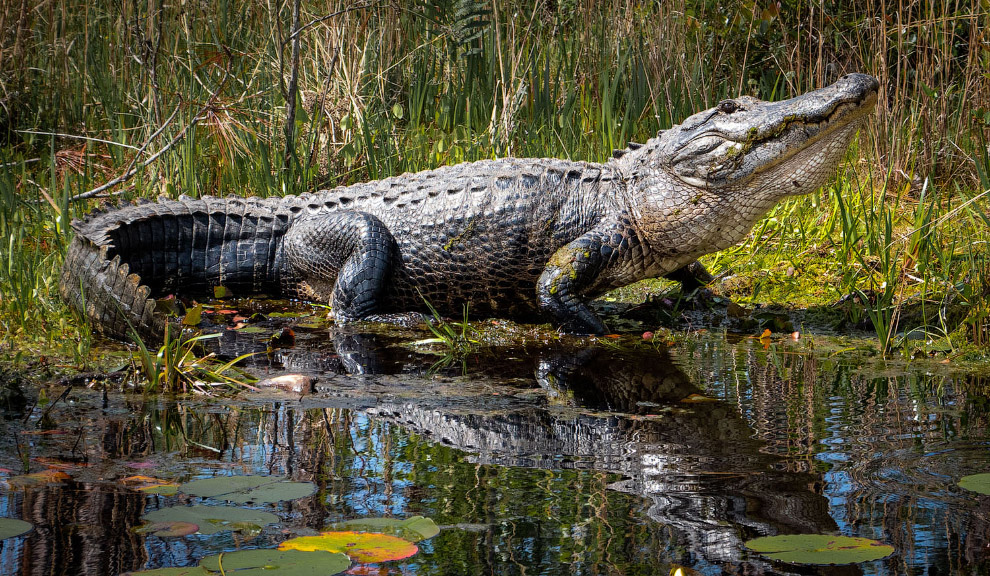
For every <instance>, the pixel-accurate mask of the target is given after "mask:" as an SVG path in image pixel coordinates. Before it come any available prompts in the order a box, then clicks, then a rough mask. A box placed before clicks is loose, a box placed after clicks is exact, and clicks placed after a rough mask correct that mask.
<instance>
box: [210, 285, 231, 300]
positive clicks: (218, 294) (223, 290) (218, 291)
mask: <svg viewBox="0 0 990 576" xmlns="http://www.w3.org/2000/svg"><path fill="white" fill-rule="evenodd" d="M231 296H232V294H231V293H230V288H227V287H226V286H214V287H213V297H214V298H230V297H231Z"/></svg>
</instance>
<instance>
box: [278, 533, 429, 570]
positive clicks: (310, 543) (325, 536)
mask: <svg viewBox="0 0 990 576" xmlns="http://www.w3.org/2000/svg"><path fill="white" fill-rule="evenodd" d="M278 549H279V550H303V551H313V550H325V551H328V552H343V553H344V554H347V555H348V556H350V557H351V559H352V560H354V561H355V562H360V563H362V564H367V563H372V562H388V561H389V560H402V559H403V558H408V557H410V556H412V555H413V554H415V553H417V552H419V547H417V546H416V545H415V544H413V543H412V542H409V541H408V540H403V539H402V538H397V537H395V536H389V535H388V534H371V533H366V532H350V531H347V532H321V533H320V535H319V536H300V537H299V538H293V539H291V540H286V541H285V542H282V544H280V545H279V547H278Z"/></svg>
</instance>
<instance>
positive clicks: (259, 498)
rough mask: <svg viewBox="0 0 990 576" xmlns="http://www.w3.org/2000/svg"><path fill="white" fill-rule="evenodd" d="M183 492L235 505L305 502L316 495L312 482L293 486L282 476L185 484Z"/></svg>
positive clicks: (225, 479) (228, 477)
mask: <svg viewBox="0 0 990 576" xmlns="http://www.w3.org/2000/svg"><path fill="white" fill-rule="evenodd" d="M179 489H180V490H182V492H184V493H186V494H191V495H193V496H200V497H203V498H219V499H221V500H226V501H228V502H233V503H234V504H247V503H253V504H269V503H272V502H280V501H282V500H295V499H297V498H305V497H306V496H309V495H311V494H312V493H313V492H315V491H316V485H315V484H313V483H312V482H289V481H287V480H286V479H285V478H281V477H278V476H218V477H216V478H206V479H203V480H194V481H192V482H188V483H186V484H183V485H182V486H181V487H180V488H179Z"/></svg>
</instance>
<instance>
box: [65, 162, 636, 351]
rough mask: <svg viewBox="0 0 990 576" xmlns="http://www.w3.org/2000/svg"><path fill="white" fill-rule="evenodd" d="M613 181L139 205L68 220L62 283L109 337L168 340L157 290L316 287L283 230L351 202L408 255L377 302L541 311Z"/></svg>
mask: <svg viewBox="0 0 990 576" xmlns="http://www.w3.org/2000/svg"><path fill="white" fill-rule="evenodd" d="M614 186H615V184H614V180H613V175H612V174H611V173H610V172H609V171H607V170H604V169H603V167H602V166H601V165H594V164H587V163H583V162H570V161H565V160H555V159H502V160H492V161H481V162H475V163H467V164H460V165H456V166H449V167H444V168H440V169H437V170H431V171H426V172H420V173H417V174H404V175H402V176H397V177H392V178H386V179H384V180H378V181H374V182H367V183H361V184H355V185H352V186H347V187H342V188H337V189H334V190H328V191H323V192H319V193H317V194H303V195H300V196H286V197H284V198H267V199H259V198H238V197H226V198H213V197H203V198H201V199H192V198H187V197H183V198H180V199H179V200H166V201H161V202H157V203H151V202H144V203H140V204H136V205H133V206H125V207H123V208H120V209H117V210H112V211H109V212H105V213H93V214H91V215H89V216H88V217H87V218H86V219H84V220H81V221H74V222H73V228H74V229H75V231H76V237H75V239H74V240H73V241H72V243H71V245H70V247H69V250H68V253H67V254H66V259H65V266H64V269H63V274H62V279H61V288H60V289H61V293H62V296H63V298H65V299H66V301H68V302H69V303H70V304H72V305H73V306H74V307H75V308H76V309H78V310H81V311H83V313H84V314H85V316H86V317H87V318H88V319H89V320H90V321H91V322H92V323H93V324H94V325H95V326H97V327H98V328H99V329H100V330H102V331H103V332H104V333H105V334H107V335H109V336H112V337H115V338H120V339H128V338H129V337H130V334H131V331H132V328H133V330H134V331H136V332H137V333H138V334H139V335H140V336H141V337H142V338H145V339H151V340H156V341H157V340H161V337H162V335H163V334H164V328H165V320H164V318H163V317H162V315H161V314H157V313H156V302H155V298H160V297H162V296H163V295H166V294H172V293H181V294H187V295H194V294H203V293H207V294H208V293H209V292H210V291H211V288H212V287H213V286H219V285H223V286H225V287H228V288H230V289H231V291H232V292H234V293H235V294H238V295H247V294H251V295H257V294H268V295H271V296H276V295H282V296H290V297H294V296H300V295H302V296H307V295H308V294H307V292H306V291H305V290H303V289H302V287H301V282H300V281H301V278H300V276H299V275H298V274H297V273H296V271H295V270H294V269H293V268H292V267H291V266H289V265H287V263H286V261H285V251H284V249H283V248H284V246H283V238H284V237H285V235H286V233H287V232H288V231H289V229H290V228H291V227H292V225H293V223H294V222H295V221H297V220H298V219H299V218H302V217H306V216H310V215H318V214H321V213H327V212H348V211H351V212H361V213H364V214H369V215H371V216H373V217H374V218H377V219H378V220H380V221H381V222H382V223H383V224H384V225H385V226H386V227H387V229H388V230H389V231H390V233H391V234H392V236H393V237H394V239H395V242H396V245H397V247H398V250H399V257H400V261H399V262H396V263H395V265H394V267H393V270H392V272H391V276H390V280H389V285H388V287H387V296H386V300H387V301H386V302H383V303H382V305H381V306H380V310H381V311H383V312H408V311H411V310H415V309H421V308H422V302H423V299H424V298H426V299H428V300H429V301H430V302H431V303H432V304H434V305H435V306H436V307H437V308H438V309H440V311H441V312H443V313H452V314H458V313H460V312H461V310H462V308H461V307H462V305H463V303H465V302H471V303H472V304H471V310H472V311H475V312H479V313H482V314H494V313H499V314H510V315H511V313H512V312H513V310H514V308H508V307H507V306H509V305H510V304H508V303H518V304H519V306H520V308H519V310H525V311H530V310H533V309H535V283H536V279H537V277H538V276H539V274H540V272H541V271H542V269H543V266H544V265H545V263H546V261H547V259H548V258H549V256H550V255H551V254H553V252H554V251H555V250H557V249H558V248H560V246H562V245H564V244H566V243H567V242H569V241H571V240H573V238H575V237H576V236H577V235H580V234H582V233H583V232H585V231H586V230H587V229H588V228H589V227H591V226H593V225H595V224H596V223H598V222H599V221H600V220H601V218H602V217H603V216H604V215H605V214H607V213H611V212H614V211H615V206H616V202H617V197H616V189H615V187H614ZM503 302H504V303H507V304H502V303H503ZM512 305H513V306H514V304H512Z"/></svg>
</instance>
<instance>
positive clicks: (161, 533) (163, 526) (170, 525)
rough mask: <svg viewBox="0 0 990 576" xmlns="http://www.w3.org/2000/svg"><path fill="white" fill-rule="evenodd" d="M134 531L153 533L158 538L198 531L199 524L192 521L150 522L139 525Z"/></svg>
mask: <svg viewBox="0 0 990 576" xmlns="http://www.w3.org/2000/svg"><path fill="white" fill-rule="evenodd" d="M135 532H137V533H139V534H154V535H155V536H158V537H160V538H177V537H179V536H189V535H190V534H195V533H196V532H199V525H198V524H193V523H192V522H179V521H169V522H152V523H151V524H145V525H144V526H141V527H140V528H138V529H137V530H135Z"/></svg>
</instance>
